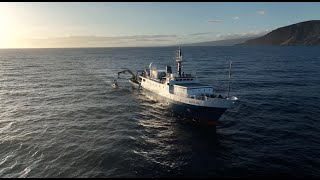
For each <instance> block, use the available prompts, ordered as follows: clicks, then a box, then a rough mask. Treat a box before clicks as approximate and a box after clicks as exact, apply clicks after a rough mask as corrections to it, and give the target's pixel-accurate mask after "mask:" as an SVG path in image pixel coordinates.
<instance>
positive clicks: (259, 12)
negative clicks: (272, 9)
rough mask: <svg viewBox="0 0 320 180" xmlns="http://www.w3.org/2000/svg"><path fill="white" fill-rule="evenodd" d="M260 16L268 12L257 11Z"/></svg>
mask: <svg viewBox="0 0 320 180" xmlns="http://www.w3.org/2000/svg"><path fill="white" fill-rule="evenodd" d="M257 13H258V14H261V15H265V14H266V13H267V12H266V11H257Z"/></svg>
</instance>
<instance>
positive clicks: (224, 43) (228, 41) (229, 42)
mask: <svg viewBox="0 0 320 180" xmlns="http://www.w3.org/2000/svg"><path fill="white" fill-rule="evenodd" d="M256 37H257V36H252V37H245V38H236V39H226V40H219V41H206V42H199V43H190V44H180V46H233V45H235V44H239V43H243V42H245V41H247V40H249V39H253V38H256Z"/></svg>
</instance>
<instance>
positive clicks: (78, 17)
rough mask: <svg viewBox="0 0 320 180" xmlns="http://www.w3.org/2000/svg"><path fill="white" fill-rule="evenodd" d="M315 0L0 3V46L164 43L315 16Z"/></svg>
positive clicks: (243, 33)
mask: <svg viewBox="0 0 320 180" xmlns="http://www.w3.org/2000/svg"><path fill="white" fill-rule="evenodd" d="M319 9H320V3H319V2H131V3H130V2H0V48H52V47H134V46H165V45H175V44H182V43H193V42H204V41H214V40H223V39H232V38H238V37H248V36H252V35H263V34H266V33H268V32H270V31H271V30H275V29H277V28H279V27H283V26H287V25H290V24H294V23H298V22H302V21H308V20H319V19H320V10H319Z"/></svg>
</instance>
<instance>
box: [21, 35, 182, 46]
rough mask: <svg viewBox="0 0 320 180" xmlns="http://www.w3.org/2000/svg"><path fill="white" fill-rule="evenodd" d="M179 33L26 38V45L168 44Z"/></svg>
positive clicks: (24, 41) (24, 44)
mask: <svg viewBox="0 0 320 180" xmlns="http://www.w3.org/2000/svg"><path fill="white" fill-rule="evenodd" d="M177 37H178V36H177V35H132V36H113V37H112V36H65V37H54V38H46V39H34V38H29V39H24V40H23V42H21V43H20V44H23V46H24V47H31V48H41V47H48V48H55V47H117V46H144V45H151V46H152V45H160V46H161V45H167V44H170V43H172V42H174V41H175V40H176V39H177Z"/></svg>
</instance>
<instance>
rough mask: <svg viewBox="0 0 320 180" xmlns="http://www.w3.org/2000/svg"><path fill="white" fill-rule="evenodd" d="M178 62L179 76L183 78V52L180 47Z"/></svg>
mask: <svg viewBox="0 0 320 180" xmlns="http://www.w3.org/2000/svg"><path fill="white" fill-rule="evenodd" d="M176 62H177V63H178V74H179V77H181V67H182V51H181V48H180V47H179V49H178V52H177V57H176Z"/></svg>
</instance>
